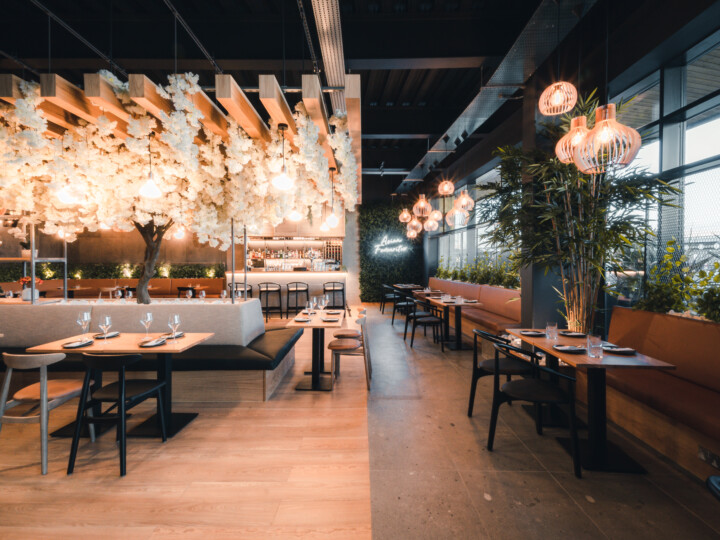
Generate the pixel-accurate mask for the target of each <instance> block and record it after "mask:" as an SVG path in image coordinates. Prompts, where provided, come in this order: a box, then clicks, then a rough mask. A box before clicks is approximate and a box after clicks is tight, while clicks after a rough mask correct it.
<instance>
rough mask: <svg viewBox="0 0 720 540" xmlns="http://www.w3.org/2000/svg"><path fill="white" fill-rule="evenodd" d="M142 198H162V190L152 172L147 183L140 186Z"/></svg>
mask: <svg viewBox="0 0 720 540" xmlns="http://www.w3.org/2000/svg"><path fill="white" fill-rule="evenodd" d="M140 196H141V197H143V198H144V199H159V198H160V197H162V191H160V188H159V187H158V185H157V184H156V183H155V180H153V173H152V171H150V174H149V175H148V179H147V180H146V181H145V183H144V184H143V185H142V186H140Z"/></svg>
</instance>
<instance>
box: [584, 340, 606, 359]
mask: <svg viewBox="0 0 720 540" xmlns="http://www.w3.org/2000/svg"><path fill="white" fill-rule="evenodd" d="M587 352H588V356H589V357H590V358H602V357H603V348H602V339H600V336H588V337H587Z"/></svg>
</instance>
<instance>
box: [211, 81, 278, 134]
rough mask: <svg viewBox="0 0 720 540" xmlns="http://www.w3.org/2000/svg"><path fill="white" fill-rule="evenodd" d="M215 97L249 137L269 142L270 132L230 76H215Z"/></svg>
mask: <svg viewBox="0 0 720 540" xmlns="http://www.w3.org/2000/svg"><path fill="white" fill-rule="evenodd" d="M215 97H216V98H217V100H218V101H219V102H220V104H221V105H222V106H223V107H225V110H226V111H227V112H228V114H229V115H230V116H231V117H232V118H233V119H234V120H235V121H236V122H237V123H238V125H239V126H240V127H241V128H243V129H244V130H245V131H246V132H247V134H248V135H249V136H250V137H252V138H253V139H259V140H262V141H266V142H267V141H270V139H271V136H270V130H269V129H268V127H267V125H266V124H265V122H264V121H263V119H262V118H260V115H259V114H258V112H257V111H256V110H255V107H253V106H252V103H250V100H249V99H248V98H247V96H246V95H245V92H243V91H242V89H241V88H240V86H239V85H238V83H237V82H236V81H235V79H234V78H233V76H232V75H215Z"/></svg>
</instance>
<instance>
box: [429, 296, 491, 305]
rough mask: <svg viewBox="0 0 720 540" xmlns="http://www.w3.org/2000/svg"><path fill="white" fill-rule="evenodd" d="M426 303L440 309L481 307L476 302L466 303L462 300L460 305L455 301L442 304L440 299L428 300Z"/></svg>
mask: <svg viewBox="0 0 720 540" xmlns="http://www.w3.org/2000/svg"><path fill="white" fill-rule="evenodd" d="M427 301H428V302H430V303H431V304H435V305H436V306H440V307H464V306H468V307H477V306H482V304H481V303H480V302H477V301H475V302H468V301H467V300H464V301H463V303H462V304H458V303H457V302H455V300H451V301H450V302H443V301H442V300H441V299H440V298H428V299H427Z"/></svg>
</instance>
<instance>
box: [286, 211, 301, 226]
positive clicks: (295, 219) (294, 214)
mask: <svg viewBox="0 0 720 540" xmlns="http://www.w3.org/2000/svg"><path fill="white" fill-rule="evenodd" d="M288 219H289V220H290V221H293V222H295V223H297V222H298V221H300V220H301V219H302V214H301V213H300V212H298V211H297V210H293V211H292V212H290V214H289V215H288Z"/></svg>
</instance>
